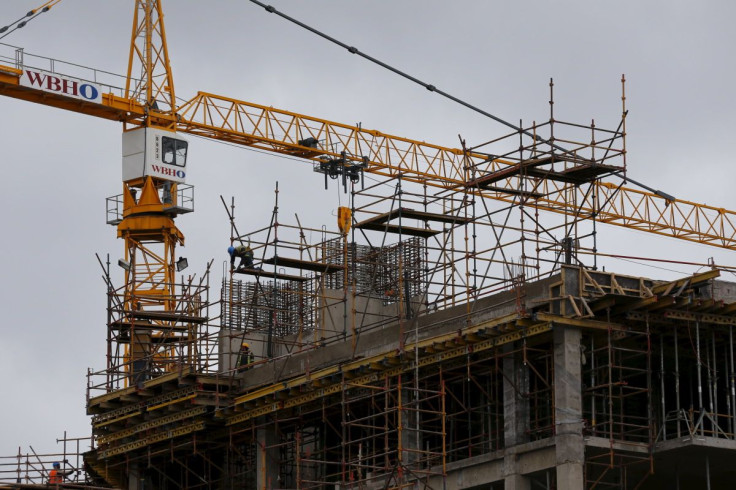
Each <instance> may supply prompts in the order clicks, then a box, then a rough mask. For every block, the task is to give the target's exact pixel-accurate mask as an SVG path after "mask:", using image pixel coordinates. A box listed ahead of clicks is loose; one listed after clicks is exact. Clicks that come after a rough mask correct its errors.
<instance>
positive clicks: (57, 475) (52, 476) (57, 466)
mask: <svg viewBox="0 0 736 490" xmlns="http://www.w3.org/2000/svg"><path fill="white" fill-rule="evenodd" d="M64 463H68V461H67V460H64ZM52 466H53V469H52V470H51V471H50V472H49V484H52V485H53V484H58V483H64V478H65V477H67V476H69V475H71V474H72V473H74V470H63V471H62V469H61V463H59V462H55V463H54V464H53V465H52Z"/></svg>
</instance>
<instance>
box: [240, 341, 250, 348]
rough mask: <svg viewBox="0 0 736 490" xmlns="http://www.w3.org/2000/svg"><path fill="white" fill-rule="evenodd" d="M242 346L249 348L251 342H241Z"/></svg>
mask: <svg viewBox="0 0 736 490" xmlns="http://www.w3.org/2000/svg"><path fill="white" fill-rule="evenodd" d="M240 347H248V348H250V344H249V343H248V342H243V343H242V344H240Z"/></svg>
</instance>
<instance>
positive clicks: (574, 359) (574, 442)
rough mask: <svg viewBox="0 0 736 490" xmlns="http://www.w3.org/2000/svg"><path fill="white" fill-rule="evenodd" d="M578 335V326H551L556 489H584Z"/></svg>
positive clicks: (583, 447)
mask: <svg viewBox="0 0 736 490" xmlns="http://www.w3.org/2000/svg"><path fill="white" fill-rule="evenodd" d="M580 336H581V334H580V330H579V329H578V328H575V327H567V326H562V325H554V328H553V339H554V369H555V376H554V390H555V453H556V464H557V488H565V489H569V490H584V488H585V478H584V474H583V465H584V462H585V445H584V441H583V411H582V408H583V405H582V393H581V387H582V383H581V379H582V372H581V363H580Z"/></svg>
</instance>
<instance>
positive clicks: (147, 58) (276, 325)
mask: <svg viewBox="0 0 736 490" xmlns="http://www.w3.org/2000/svg"><path fill="white" fill-rule="evenodd" d="M135 3H136V15H135V19H134V30H133V39H132V42H131V46H132V47H131V51H130V53H131V54H130V65H129V71H128V77H127V82H128V83H127V84H126V88H125V90H124V91H121V94H122V95H116V94H114V93H113V89H112V88H110V87H106V89H107V88H109V89H110V93H107V92H105V93H104V97H102V89H101V88H100V90H97V89H95V90H96V91H98V92H99V94H98V95H100V97H99V98H100V100H99V101H97V100H94V101H86V100H81V99H79V98H78V99H79V100H75V101H73V102H70V99H69V94H67V93H52V92H49V90H51V88H53V87H56V86H58V87H72V85H71V84H72V82H71V81H69V82H68V83H66V82H67V80H66V79H64V80H65V83H63V84H62V83H61V82H59V83H55V84H52V83H49V84H48V87H47V88H44V86H43V84H37V85H38V86H34V85H33V83H30V82H26V83H24V82H23V79H22V77H24V76H30V75H27V74H28V73H31V72H29V71H28V66H29V65H28V63H29V62H28V56H27V55H24V54H23V52H22V50H21V51H20V55H19V54H18V52H16V55H15V58H11V57H8V58H7V59H5V58H0V62H1V63H0V94H2V95H6V96H10V97H15V98H19V99H23V100H28V101H32V102H40V103H43V104H46V105H50V106H55V107H61V108H64V109H68V110H72V111H77V112H82V113H86V114H90V115H93V116H96V117H101V118H107V119H113V120H118V121H122V122H123V123H124V124H126V133H125V135H124V137H123V151H124V155H123V176H124V179H123V180H124V182H123V192H122V194H120V195H118V196H114V197H112V198H109V199H108V202H107V218H108V219H107V222H108V224H110V225H112V226H114V227H115V228H116V231H117V234H118V237H119V238H121V239H122V240H124V241H125V257H124V259H121V260H120V261H119V262H118V263H119V265H120V267H122V268H123V269H124V272H123V274H124V280H123V281H122V283H121V284H117V283H116V279H115V275H116V274H115V273H113V270H115V271H117V269H113V268H112V267H111V264H110V263H109V261H108V263H102V262H101V265H102V267H103V269H104V270H105V275H104V276H105V280H106V284H107V344H106V349H107V351H106V352H107V365H106V366H105V367H104V369H101V370H98V371H90V373H89V375H88V381H87V411H88V414H89V415H90V416H91V424H92V436H91V437H90V438H89V439H67V438H66V437H65V438H64V448H63V451H62V452H61V453H59V454H53V455H38V454H35V453H33V454H23V453H22V452H20V451H19V453H18V454H17V455H16V456H13V457H11V458H3V459H0V481H2V482H3V483H2V484H0V487H2V488H32V487H34V486H44V487H45V486H47V484H48V483H49V482H50V483H52V484H55V485H57V486H59V487H68V488H120V489H128V490H144V489H145V490H148V489H177V488H189V489H198V488H202V489H246V490H251V489H252V490H267V489H299V490H308V489H330V490H332V489H341V490H343V489H400V488H414V489H435V490H439V489H442V490H452V489H505V490H511V489H525V490H527V489H528V490H531V489H537V488H541V489H559V490H563V489H576V490H577V489H581V490H582V489H607V488H610V489H636V488H642V489H644V488H653V489H657V488H668V489H670V488H674V489H683V490H685V489H702V488H707V489H714V490H715V489H720V488H723V489H725V488H731V487H732V486H733V485H732V481H733V479H734V476H736V475H733V474H732V473H736V469H733V468H732V467H731V466H730V464H729V463H730V462H731V461H733V459H732V458H734V457H736V364H735V362H734V338H733V326H734V325H736V316H735V314H736V284H733V283H728V282H724V281H721V280H719V276H720V273H721V270H722V269H719V268H717V267H708V266H706V267H702V268H701V269H700V270H699V272H698V273H696V274H693V275H691V276H687V277H682V278H680V279H678V280H673V281H660V280H656V278H654V279H651V278H646V277H635V276H631V275H621V274H617V273H616V272H613V271H605V270H603V268H602V267H600V266H599V259H600V257H601V256H602V254H600V252H599V250H598V246H597V241H598V235H599V227H600V225H601V224H612V225H619V226H623V227H627V228H632V229H638V230H643V231H647V232H651V233H656V234H660V235H665V236H669V237H675V238H679V239H684V240H690V241H694V242H698V243H702V244H705V245H715V246H720V247H725V248H731V249H733V248H736V228H735V225H734V224H735V223H736V217H735V216H734V213H732V212H730V211H726V210H723V209H719V208H713V207H708V206H705V205H699V204H694V203H689V202H686V201H678V200H677V199H675V198H673V197H672V196H669V195H666V194H664V193H662V192H660V191H654V190H652V189H649V188H646V186H644V189H647V190H646V191H644V190H642V191H640V190H634V189H629V188H626V187H624V185H623V184H624V183H626V182H628V181H631V179H627V176H626V171H627V166H626V125H625V121H626V114H627V112H626V108H625V97H624V96H622V102H623V107H622V115H621V122H620V125H619V126H618V127H617V128H616V129H603V128H599V127H597V126H596V125H595V124H594V123H591V124H589V125H580V124H574V123H565V122H561V121H558V120H556V118H555V117H554V114H553V112H552V109H551V108H552V107H553V97H552V84H550V92H551V93H550V114H549V119H548V121H547V122H545V123H542V124H533V125H531V126H530V127H525V128H521V127H520V128H517V130H515V131H513V132H512V133H511V134H508V135H506V136H503V137H499V138H497V139H494V140H492V141H488V142H485V143H483V144H480V145H477V146H473V147H469V146H468V147H466V146H465V142H463V146H464V147H463V148H462V149H455V150H453V149H447V148H442V147H439V146H436V145H431V144H427V143H423V142H417V141H412V140H408V139H405V138H399V137H393V136H388V135H384V134H382V133H379V132H377V131H371V130H365V129H363V128H361V127H360V126H357V127H356V126H349V125H340V124H336V123H330V122H327V121H324V120H320V119H315V118H310V117H308V116H301V115H297V114H294V113H291V112H288V111H280V110H277V109H273V108H272V107H265V106H259V105H255V104H249V103H246V102H241V101H237V100H234V99H231V98H225V97H218V96H214V95H212V94H207V93H202V92H200V93H199V94H198V95H197V96H196V97H195V98H193V99H191V100H190V101H188V102H185V103H183V104H177V103H176V102H175V101H176V98H175V97H174V93H173V79H172V78H171V75H170V72H169V62H168V52H167V49H166V43H165V37H164V30H163V20H162V19H163V16H162V14H161V7H160V2H157V1H153V0H149V1H144V0H136V2H135ZM272 10H274V9H272ZM139 14H140V17H139ZM143 33H145V36H144V35H143ZM156 43H158V44H156ZM152 53H153V54H152ZM24 56H26V57H25V58H24ZM151 57H153V58H151ZM50 61H51V65H50V66H51V69H49V71H48V73H51V72H54V73H56V72H55V71H54V67H55V66H59V65H60V63H55V62H54V60H50ZM135 62H139V63H140V66H142V67H143V68H142V71H143V76H142V77H141V79H139V80H134V79H133V78H132V77H131V73H133V72H134V71H135V70H133V68H132V67H133V65H134V63H135ZM6 64H7V66H5V65H6ZM39 70H40V68H39ZM33 73H35V78H34V80H40V78H39V77H41V74H42V72H41V71H37V72H33ZM43 73H47V72H43ZM98 74H100V73H97V72H95V73H94V76H89V77H88V78H86V79H84V80H94V81H95V83H96V81H97V79H98V78H97V75H98ZM44 76H46V75H44ZM54 76H56V75H54ZM59 76H62V75H59ZM60 80H61V79H60ZM70 80H71V79H70ZM80 80H82V79H80ZM88 83H93V82H88ZM622 83H623V80H622ZM74 87H76V85H75V86H74ZM90 87H92V85H90ZM93 88H94V87H93ZM432 89H433V90H434V87H432ZM59 90H60V89H59ZM59 90H57V91H56V92H59ZM88 90H89V93H92V92H91V90H92V89H88ZM75 91H76V88H75ZM85 93H86V92H85ZM75 95H78V94H76V93H75ZM177 132H179V133H189V134H196V135H198V136H203V137H208V138H213V139H217V140H220V141H226V142H230V143H233V144H239V145H246V146H251V147H255V148H258V149H262V150H268V151H271V152H276V153H279V154H282V155H288V156H289V157H292V158H298V159H303V160H308V161H311V162H312V163H313V165H314V167H313V168H314V170H315V172H316V173H317V174H320V175H318V176H317V177H318V178H319V179H321V178H322V176H324V181H325V186H329V185H333V186H335V185H337V186H340V187H341V188H342V190H343V191H344V195H345V197H346V200H347V201H348V204H347V205H346V206H344V207H341V208H340V209H339V212H338V218H339V219H338V223H336V224H334V225H333V224H329V223H328V224H326V225H324V226H320V225H317V226H316V227H315V226H311V225H303V224H302V222H301V221H300V218H299V216H298V215H295V216H294V220H293V221H292V220H291V219H290V218H288V219H287V218H284V215H286V216H291V215H292V213H293V211H294V210H288V209H287V210H286V211H284V210H282V209H281V208H280V206H279V199H278V197H279V194H278V186H276V189H275V191H276V192H275V198H274V206H273V211H272V212H271V214H270V216H268V215H264V216H262V217H261V218H262V226H261V227H260V228H259V229H254V230H247V231H245V232H241V231H239V230H238V220H237V219H236V207H235V204H234V201H233V202H232V203H231V204H229V205H228V204H227V203H225V201H224V200H223V204H225V209H226V211H227V216H228V218H229V220H230V222H231V230H232V233H231V236H230V241H231V243H232V244H233V245H243V246H246V245H247V246H248V247H249V248H250V249H251V252H252V253H253V259H254V260H253V262H254V263H253V264H250V263H248V261H245V265H244V266H243V267H241V266H238V267H237V268H236V267H229V265H230V264H229V263H227V262H224V263H223V267H222V272H223V274H222V277H223V279H222V282H221V283H216V284H212V283H211V282H210V276H211V270H212V268H213V267H214V268H218V267H219V266H218V265H215V264H214V262H212V263H210V264H209V266H208V269H207V270H206V271H205V272H204V274H202V275H201V276H199V277H197V276H180V278H177V272H179V271H182V270H183V269H184V267H185V266H186V264H184V263H183V261H182V259H179V260H176V254H175V249H176V246H178V245H181V244H182V243H183V240H184V235H183V233H182V232H181V231H180V230H179V229H178V228H177V227H176V225H175V224H174V220H175V217H176V216H177V215H180V214H183V213H187V212H189V211H192V210H193V202H194V201H193V189H192V187H191V186H189V185H187V184H186V183H185V182H184V175H185V174H186V172H184V170H183V169H185V164H186V162H185V157H186V148H187V147H186V141H185V140H184V139H183V138H181V137H178V136H176V135H177V134H178V133H177ZM154 141H155V145H156V146H155V154H156V158H159V159H160V161H159V163H158V167H155V166H152V167H151V168H149V162H148V160H145V158H148V157H147V156H144V153H145V151H144V147H145V148H148V147H147V146H146V145H148V144H149V142H154ZM151 144H153V143H151ZM152 148H153V147H152ZM146 151H147V150H146ZM179 159H181V160H179ZM164 164H166V165H170V166H171V167H170V168H169V167H166V166H165V165H164ZM160 168H164V170H165V171H160V170H159V169H160ZM156 172H159V173H158V174H156ZM631 182H633V181H631ZM637 185H638V184H637ZM224 241H225V237H223V240H222V242H223V243H224ZM175 269H176V270H175ZM195 277H197V278H196V279H195ZM217 281H219V278H218V279H217ZM213 288H214V291H213V290H212V289H213ZM218 289H219V291H218ZM218 293H219V294H218ZM101 347H102V346H101ZM58 460H63V461H65V464H67V465H70V466H72V468H73V469H77V471H76V472H75V473H74V474H73V475H72V474H70V475H65V479H64V481H63V482H58V480H57V481H54V480H50V475H51V471H55V470H51V467H50V463H51V462H52V461H58ZM65 471H66V470H65ZM54 478H57V477H56V476H54Z"/></svg>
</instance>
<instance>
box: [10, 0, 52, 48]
mask: <svg viewBox="0 0 736 490" xmlns="http://www.w3.org/2000/svg"><path fill="white" fill-rule="evenodd" d="M59 2H61V0H48V2H46V3H44V4H43V5H41V6H39V7H36V8H35V9H33V10H31V11H29V12H28V13H27V14H26V15H24V16H23V17H21V18H20V19H18V20H16V21H15V22H12V23H10V24H8V25H6V26H4V27H0V34H2V36H0V39H4V38H5V37H6V36H8V35H10V33H12V32H15V31H17V30H18V29H22V28H23V27H25V26H26V25H27V24H28V23H29V22H30V21H32V20H33V19H35V18H36V17H38V16H39V15H41V14H43V13H44V12H48V11H49V10H51V7H53V6H54V5H56V4H57V3H59ZM28 17H30V19H28ZM24 19H27V20H24ZM13 26H15V27H13Z"/></svg>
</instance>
